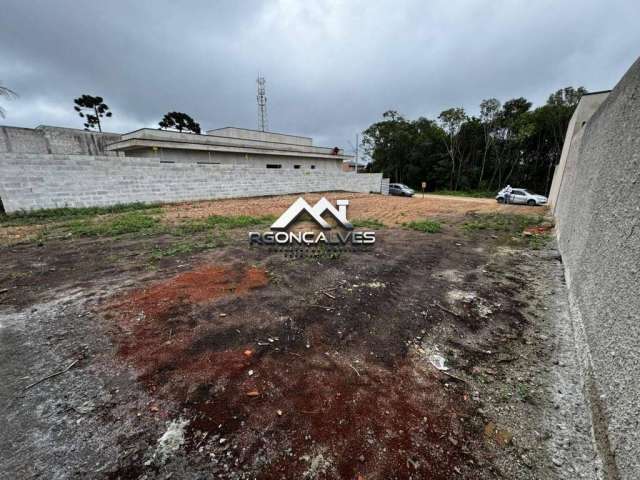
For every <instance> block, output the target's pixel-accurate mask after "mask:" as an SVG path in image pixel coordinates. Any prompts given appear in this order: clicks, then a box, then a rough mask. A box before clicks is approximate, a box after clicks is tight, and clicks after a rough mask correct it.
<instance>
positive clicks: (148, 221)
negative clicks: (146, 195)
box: [68, 212, 160, 237]
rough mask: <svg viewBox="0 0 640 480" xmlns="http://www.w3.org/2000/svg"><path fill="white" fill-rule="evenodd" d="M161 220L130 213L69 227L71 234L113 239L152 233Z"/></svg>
mask: <svg viewBox="0 0 640 480" xmlns="http://www.w3.org/2000/svg"><path fill="white" fill-rule="evenodd" d="M159 222H160V220H159V219H157V218H154V217H151V216H149V215H146V214H144V213H142V212H128V213H124V214H122V215H118V216H115V217H110V218H107V219H105V220H98V221H97V222H96V221H94V220H93V219H82V220H75V221H73V222H71V223H70V224H69V225H68V228H69V229H70V231H71V233H73V234H75V235H83V236H101V237H113V236H118V235H124V234H126V233H141V232H145V233H147V232H148V233H151V232H153V230H154V228H155V227H156V226H157V225H158V223H159Z"/></svg>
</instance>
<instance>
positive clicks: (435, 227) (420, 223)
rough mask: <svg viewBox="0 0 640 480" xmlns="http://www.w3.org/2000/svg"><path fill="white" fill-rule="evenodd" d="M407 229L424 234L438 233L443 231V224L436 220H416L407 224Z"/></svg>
mask: <svg viewBox="0 0 640 480" xmlns="http://www.w3.org/2000/svg"><path fill="white" fill-rule="evenodd" d="M404 226H405V227H407V228H410V229H411V230H416V231H418V232H423V233H438V232H440V231H441V230H442V224H441V223H440V222H438V221H436V220H428V219H425V220H416V221H413V222H409V223H405V224H404Z"/></svg>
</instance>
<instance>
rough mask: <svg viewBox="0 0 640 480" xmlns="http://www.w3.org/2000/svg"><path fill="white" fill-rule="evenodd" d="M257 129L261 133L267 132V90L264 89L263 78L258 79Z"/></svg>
mask: <svg viewBox="0 0 640 480" xmlns="http://www.w3.org/2000/svg"><path fill="white" fill-rule="evenodd" d="M256 83H257V84H258V96H257V97H256V99H257V100H258V127H259V128H260V130H262V131H263V132H264V131H266V130H267V90H266V88H265V83H266V82H265V79H264V77H258V80H256Z"/></svg>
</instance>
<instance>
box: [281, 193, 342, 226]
mask: <svg viewBox="0 0 640 480" xmlns="http://www.w3.org/2000/svg"><path fill="white" fill-rule="evenodd" d="M336 205H337V206H338V208H337V209H336V208H335V207H334V206H333V205H332V204H331V202H330V201H329V200H327V199H326V198H324V197H322V198H321V199H320V200H319V201H318V203H316V204H315V205H314V206H313V207H312V206H311V205H309V204H308V203H307V202H306V201H305V199H304V198H302V197H298V199H297V200H296V201H295V202H293V204H292V205H291V206H290V207H289V208H288V209H287V210H286V211H285V212H284V213H283V214H282V215H281V216H280V218H278V219H277V220H276V221H275V222H274V223H273V225H271V230H277V231H282V230H286V229H288V228H289V227H290V226H291V225H292V224H293V223H294V222H295V221H296V220H297V219H299V218H300V216H301V215H303V214H305V213H306V214H308V215H309V216H310V217H311V218H312V219H313V221H314V222H316V223H317V224H318V226H319V227H320V228H322V229H324V230H330V229H331V225H329V223H327V221H326V220H325V219H324V218H322V215H324V214H325V213H329V214H331V216H333V218H335V220H336V221H337V223H338V225H339V226H342V227H343V228H344V229H346V230H353V225H351V223H349V221H348V220H347V206H348V205H349V200H337V201H336Z"/></svg>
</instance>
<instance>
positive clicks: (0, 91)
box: [0, 85, 18, 118]
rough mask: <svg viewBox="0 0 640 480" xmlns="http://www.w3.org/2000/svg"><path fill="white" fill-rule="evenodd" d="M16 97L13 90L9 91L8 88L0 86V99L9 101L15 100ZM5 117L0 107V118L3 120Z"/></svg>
mask: <svg viewBox="0 0 640 480" xmlns="http://www.w3.org/2000/svg"><path fill="white" fill-rule="evenodd" d="M17 96H18V94H17V93H16V92H14V91H13V90H11V89H10V88H7V87H5V86H3V85H0V97H5V98H7V99H9V100H11V99H12V98H16V97H17ZM5 116H6V111H5V109H4V108H2V107H0V118H5Z"/></svg>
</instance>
